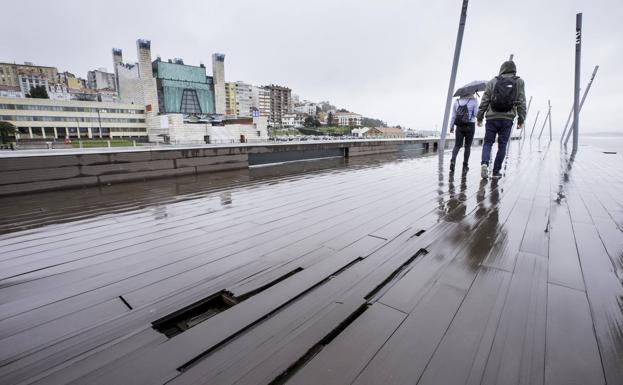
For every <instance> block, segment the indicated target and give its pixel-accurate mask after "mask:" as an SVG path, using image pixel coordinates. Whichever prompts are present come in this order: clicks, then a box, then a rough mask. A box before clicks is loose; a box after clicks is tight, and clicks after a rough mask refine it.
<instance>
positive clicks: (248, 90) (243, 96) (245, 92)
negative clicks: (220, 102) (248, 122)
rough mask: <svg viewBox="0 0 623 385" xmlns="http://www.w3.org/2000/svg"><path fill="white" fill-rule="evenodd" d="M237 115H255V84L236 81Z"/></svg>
mask: <svg viewBox="0 0 623 385" xmlns="http://www.w3.org/2000/svg"><path fill="white" fill-rule="evenodd" d="M234 84H235V91H236V97H235V102H236V116H238V117H251V116H253V112H252V111H253V109H254V107H255V106H254V104H253V86H252V85H251V84H247V83H244V82H236V83H234Z"/></svg>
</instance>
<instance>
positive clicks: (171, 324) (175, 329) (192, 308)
mask: <svg viewBox="0 0 623 385" xmlns="http://www.w3.org/2000/svg"><path fill="white" fill-rule="evenodd" d="M235 304H236V303H235V302H232V301H231V298H230V297H229V296H228V295H227V293H226V292H225V291H221V292H218V293H216V294H213V295H211V296H209V297H206V298H204V299H202V300H200V301H197V302H195V303H193V304H190V305H188V306H186V307H185V308H183V309H181V310H178V311H176V312H173V313H171V314H169V315H167V316H164V317H162V318H160V319H159V320H156V321H154V322H152V327H153V328H154V329H156V330H158V331H159V332H160V333H162V334H164V335H165V336H167V337H169V338H171V337H173V336H176V335H178V334H180V333H182V332H184V331H186V330H188V329H190V328H192V327H193V326H195V325H197V324H199V323H201V322H203V321H205V320H207V319H208V318H210V317H213V316H215V315H217V314H218V313H220V312H223V311H225V310H227V309H229V308H230V307H232V306H234V305H235Z"/></svg>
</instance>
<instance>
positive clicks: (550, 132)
mask: <svg viewBox="0 0 623 385" xmlns="http://www.w3.org/2000/svg"><path fill="white" fill-rule="evenodd" d="M547 105H548V106H549V112H548V113H547V115H548V116H549V141H550V142H551V141H552V103H551V102H550V101H549V100H548V101H547Z"/></svg>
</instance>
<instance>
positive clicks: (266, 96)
mask: <svg viewBox="0 0 623 385" xmlns="http://www.w3.org/2000/svg"><path fill="white" fill-rule="evenodd" d="M252 92H253V107H254V108H255V109H256V110H257V111H258V112H259V115H260V116H265V117H266V118H269V117H270V90H269V89H267V88H265V87H257V86H253V89H252Z"/></svg>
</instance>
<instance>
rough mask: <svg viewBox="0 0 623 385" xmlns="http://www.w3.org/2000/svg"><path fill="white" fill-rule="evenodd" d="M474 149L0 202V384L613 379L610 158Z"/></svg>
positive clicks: (619, 373)
mask: <svg viewBox="0 0 623 385" xmlns="http://www.w3.org/2000/svg"><path fill="white" fill-rule="evenodd" d="M479 156H480V148H475V149H474V150H473V151H472V157H473V159H472V164H473V169H472V170H471V171H470V172H469V173H467V175H466V176H465V177H462V175H461V173H460V170H457V174H456V175H454V176H449V175H448V173H447V171H446V170H441V172H439V170H438V158H437V157H436V156H422V157H418V158H413V159H400V160H394V161H390V160H386V159H385V160H384V159H381V158H372V159H358V160H351V161H350V162H349V163H348V164H343V163H341V162H344V161H343V160H330V161H321V162H306V163H305V164H304V165H303V166H300V165H299V166H297V167H307V168H308V169H309V170H308V171H307V172H305V173H300V174H292V175H289V176H279V175H271V173H272V172H273V170H274V169H270V168H266V169H256V170H250V171H249V170H245V171H242V172H239V173H233V174H222V175H220V176H218V177H215V176H213V175H210V176H198V177H188V178H179V179H177V180H174V181H172V180H168V181H165V180H161V181H154V182H149V183H143V184H127V185H119V186H111V187H109V188H101V189H85V190H80V191H69V192H56V193H44V194H36V195H30V196H24V197H12V198H6V199H4V198H3V200H2V202H1V203H0V205H1V206H0V210H2V212H3V215H2V218H1V219H0V231H1V232H2V233H3V235H0V382H1V383H2V384H32V383H36V384H66V383H72V384H130V383H131V384H164V383H167V384H234V383H235V384H282V383H287V384H467V383H469V384H502V383H503V384H569V383H577V384H604V383H607V384H619V383H621V379H622V378H623V310H622V306H623V305H622V304H623V300H622V298H623V286H622V284H621V279H622V278H623V232H622V229H623V194H621V191H623V172H622V171H621V164H622V163H621V160H622V159H621V154H604V153H603V152H601V151H598V150H596V149H594V148H588V147H582V148H581V149H580V152H579V153H578V156H577V158H576V160H575V162H573V163H569V162H567V161H564V160H561V156H560V154H559V151H558V145H557V144H552V146H551V147H547V146H546V145H541V146H540V147H539V146H538V145H537V143H535V142H533V143H532V144H531V143H530V142H524V143H523V145H522V143H520V142H513V143H512V144H511V148H510V155H509V158H508V165H507V167H506V169H505V173H506V176H505V177H504V178H502V179H501V180H499V181H481V180H480V178H479V175H478V174H479V173H478V171H479V170H477V167H476V164H477V163H478V162H477V161H478V158H479ZM331 162H334V163H335V164H337V166H335V167H330V168H328V169H322V167H324V165H330V164H331ZM286 167H293V166H286ZM314 169H315V170H314ZM254 173H255V174H254Z"/></svg>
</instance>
